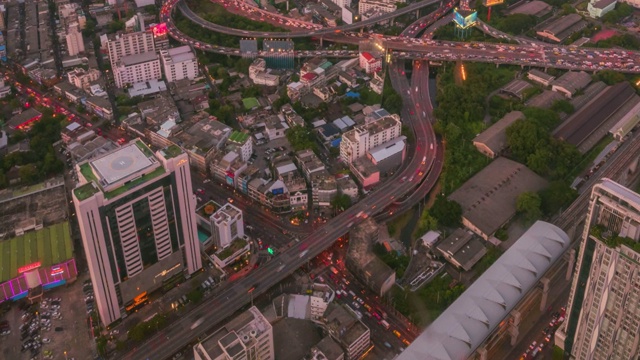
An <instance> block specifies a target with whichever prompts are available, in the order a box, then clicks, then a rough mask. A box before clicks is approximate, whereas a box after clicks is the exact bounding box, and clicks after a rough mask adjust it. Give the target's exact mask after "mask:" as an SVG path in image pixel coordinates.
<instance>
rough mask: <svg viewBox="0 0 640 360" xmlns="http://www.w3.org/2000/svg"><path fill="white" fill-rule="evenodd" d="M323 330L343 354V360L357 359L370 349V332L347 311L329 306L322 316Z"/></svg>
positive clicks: (337, 306) (338, 306)
mask: <svg viewBox="0 0 640 360" xmlns="http://www.w3.org/2000/svg"><path fill="white" fill-rule="evenodd" d="M323 320H324V321H323V323H324V328H325V331H327V332H328V333H329V335H330V336H331V337H332V338H333V339H334V340H335V341H336V342H338V343H339V344H340V345H341V346H342V348H343V349H344V352H345V355H346V356H345V359H347V360H356V359H359V358H360V357H361V356H362V355H363V354H364V353H365V352H366V351H367V350H369V348H370V347H371V331H370V330H369V328H368V327H367V326H366V325H365V324H363V323H362V322H361V321H360V320H358V319H357V318H356V316H355V315H354V314H352V313H351V312H350V311H349V310H347V309H345V308H344V307H342V306H340V305H335V304H330V305H329V306H328V307H327V311H325V314H324V319H323Z"/></svg>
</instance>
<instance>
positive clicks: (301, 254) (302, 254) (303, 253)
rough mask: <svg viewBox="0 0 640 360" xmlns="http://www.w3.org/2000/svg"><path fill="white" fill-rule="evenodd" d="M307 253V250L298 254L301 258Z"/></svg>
mask: <svg viewBox="0 0 640 360" xmlns="http://www.w3.org/2000/svg"><path fill="white" fill-rule="evenodd" d="M308 252H309V250H305V251H303V252H301V253H300V258H303V257H304V256H305V255H307V253H308Z"/></svg>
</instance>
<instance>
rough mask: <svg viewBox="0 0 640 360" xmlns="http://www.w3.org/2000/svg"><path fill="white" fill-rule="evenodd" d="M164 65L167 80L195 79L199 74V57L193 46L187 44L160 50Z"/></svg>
mask: <svg viewBox="0 0 640 360" xmlns="http://www.w3.org/2000/svg"><path fill="white" fill-rule="evenodd" d="M160 57H161V58H162V67H163V68H164V76H165V77H166V79H167V82H174V81H178V80H182V79H191V80H193V79H194V78H195V77H196V76H198V59H196V54H195V53H194V52H193V51H192V50H191V47H189V46H187V45H185V46H180V47H177V48H171V49H167V50H162V51H160Z"/></svg>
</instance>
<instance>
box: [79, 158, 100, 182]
mask: <svg viewBox="0 0 640 360" xmlns="http://www.w3.org/2000/svg"><path fill="white" fill-rule="evenodd" d="M80 173H81V174H82V176H84V178H85V179H86V180H87V181H89V182H91V181H95V182H98V178H97V177H96V174H94V173H93V168H92V167H91V164H90V163H89V162H88V161H87V162H85V163H84V164H82V165H80Z"/></svg>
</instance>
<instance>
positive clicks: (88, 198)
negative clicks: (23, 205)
mask: <svg viewBox="0 0 640 360" xmlns="http://www.w3.org/2000/svg"><path fill="white" fill-rule="evenodd" d="M76 172H77V173H78V179H79V182H80V183H79V185H78V187H76V188H75V189H74V190H73V191H72V198H73V203H74V206H75V211H76V214H77V218H78V224H79V228H80V234H81V236H82V243H83V246H84V251H85V253H86V257H87V265H88V268H89V273H90V275H91V280H92V282H93V288H94V292H95V303H96V308H97V309H98V312H99V313H100V318H101V319H102V322H103V323H104V324H105V325H109V324H111V323H113V322H114V321H116V320H118V319H120V318H122V317H123V316H124V315H126V312H128V311H131V310H132V308H134V307H135V306H136V305H138V304H139V302H140V301H141V300H142V299H145V298H146V296H147V294H148V293H150V292H152V291H155V290H157V289H160V288H162V287H163V286H167V285H169V286H171V284H173V283H175V282H177V281H179V280H180V279H182V278H184V277H189V276H190V275H191V274H193V273H194V272H196V271H198V270H199V269H200V268H201V267H202V263H201V257H200V251H199V249H200V244H199V240H198V234H197V232H196V219H195V205H196V199H195V196H194V195H193V189H192V187H191V171H190V169H189V159H188V157H187V154H186V153H184V152H182V150H181V149H180V148H179V147H177V146H170V147H168V148H165V149H163V150H160V151H157V152H156V153H153V152H152V151H151V150H150V149H149V148H148V147H147V146H146V145H145V144H144V143H143V142H142V141H140V140H138V139H136V140H133V141H131V142H130V143H128V144H126V145H124V146H122V147H120V148H118V149H115V150H113V151H111V152H108V153H106V154H104V155H103V156H101V157H98V158H94V159H92V160H90V161H85V162H83V163H80V164H78V165H76Z"/></svg>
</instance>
